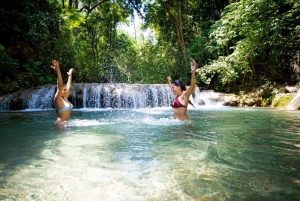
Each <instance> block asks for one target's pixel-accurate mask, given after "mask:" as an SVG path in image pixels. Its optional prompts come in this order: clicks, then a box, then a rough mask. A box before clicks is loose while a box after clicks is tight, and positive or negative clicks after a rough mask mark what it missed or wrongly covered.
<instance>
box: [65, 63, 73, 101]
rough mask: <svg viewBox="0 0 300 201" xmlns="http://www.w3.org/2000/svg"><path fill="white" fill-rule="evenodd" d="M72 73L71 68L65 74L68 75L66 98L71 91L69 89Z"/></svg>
mask: <svg viewBox="0 0 300 201" xmlns="http://www.w3.org/2000/svg"><path fill="white" fill-rule="evenodd" d="M72 72H73V68H71V69H70V70H69V72H68V73H67V74H68V75H69V77H68V82H67V86H66V88H67V97H68V96H69V95H70V91H71V88H72Z"/></svg>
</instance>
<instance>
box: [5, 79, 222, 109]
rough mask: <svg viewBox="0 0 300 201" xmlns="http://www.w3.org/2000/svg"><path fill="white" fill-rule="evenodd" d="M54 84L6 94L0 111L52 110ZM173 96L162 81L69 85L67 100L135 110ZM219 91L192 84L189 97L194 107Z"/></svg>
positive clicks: (207, 102) (84, 105) (164, 103)
mask: <svg viewBox="0 0 300 201" xmlns="http://www.w3.org/2000/svg"><path fill="white" fill-rule="evenodd" d="M54 94H55V86H54V85H47V86H41V87H39V88H36V89H33V90H27V91H23V92H17V93H15V94H10V95H8V96H7V97H4V98H2V99H1V100H0V110H2V111H3V110H5V111H6V110H25V109H54V104H53V96H54ZM174 97H175V96H174V95H173V94H172V91H171V90H170V88H169V86H168V85H166V84H153V85H150V84H118V83H114V84H111V83H107V84H99V83H91V84H73V86H72V91H71V93H70V97H69V100H70V101H71V102H72V104H73V105H74V108H78V109H79V108H120V109H138V108H153V107H169V106H170V104H171V102H172V100H173V99H174ZM219 97H220V94H219V93H215V92H212V91H203V92H200V90H199V88H198V87H196V89H195V91H194V93H193V94H192V95H191V96H190V100H191V102H192V103H193V104H194V105H195V106H200V105H202V106H203V105H206V106H211V105H218V104H220V102H218V98H219Z"/></svg>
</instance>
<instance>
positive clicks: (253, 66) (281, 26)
mask: <svg viewBox="0 0 300 201" xmlns="http://www.w3.org/2000/svg"><path fill="white" fill-rule="evenodd" d="M298 4H299V3H298ZM296 5H297V3H296V1H277V2H276V1H275V2H274V1H273V2H270V1H267V0H263V1H261V0H256V1H250V0H248V1H247V0H246V1H238V2H235V3H232V4H230V5H229V6H227V7H226V10H225V12H224V14H223V16H222V18H221V19H220V20H219V21H218V22H216V24H215V25H214V31H213V32H212V34H211V38H212V39H213V40H215V41H216V42H217V45H218V46H222V47H223V48H222V49H223V52H222V55H225V56H226V59H224V58H221V59H220V58H218V59H217V60H214V61H212V62H211V63H210V64H208V65H205V66H204V69H201V70H200V71H199V73H200V79H201V80H202V81H203V82H204V83H207V84H209V83H210V82H211V75H215V74H217V75H218V78H220V79H218V80H215V81H216V82H219V83H221V84H223V85H225V84H232V83H234V82H236V81H238V82H239V83H243V82H249V81H251V80H252V79H253V78H255V79H257V80H263V79H264V78H268V79H270V80H272V81H281V82H284V81H286V80H288V79H289V78H290V77H291V76H292V75H293V71H292V69H291V68H290V66H289V64H290V62H289V60H290V59H291V56H290V55H292V54H293V53H292V51H294V50H295V48H296V47H295V45H292V44H291V43H292V41H293V38H294V36H295V27H296V25H297V20H294V18H296V19H297V18H298V22H299V12H300V10H299V8H298V7H297V6H296ZM296 7H297V8H296ZM297 15H298V16H297ZM298 49H299V48H298ZM222 69H223V70H222ZM237 78H239V79H238V80H237Z"/></svg>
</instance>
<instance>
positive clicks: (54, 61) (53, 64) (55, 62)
mask: <svg viewBox="0 0 300 201" xmlns="http://www.w3.org/2000/svg"><path fill="white" fill-rule="evenodd" d="M50 67H51V68H52V69H53V70H55V71H57V70H58V69H59V63H58V61H56V60H53V61H52V66H50Z"/></svg>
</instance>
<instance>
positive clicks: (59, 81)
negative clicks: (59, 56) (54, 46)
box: [51, 60, 64, 99]
mask: <svg viewBox="0 0 300 201" xmlns="http://www.w3.org/2000/svg"><path fill="white" fill-rule="evenodd" d="M51 68H52V69H53V70H55V71H56V74H57V90H56V93H55V96H54V99H56V98H57V97H59V96H61V93H62V90H63V87H64V84H63V80H62V76H61V72H60V67H59V63H58V61H56V60H53V61H52V66H51Z"/></svg>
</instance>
